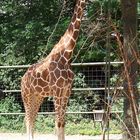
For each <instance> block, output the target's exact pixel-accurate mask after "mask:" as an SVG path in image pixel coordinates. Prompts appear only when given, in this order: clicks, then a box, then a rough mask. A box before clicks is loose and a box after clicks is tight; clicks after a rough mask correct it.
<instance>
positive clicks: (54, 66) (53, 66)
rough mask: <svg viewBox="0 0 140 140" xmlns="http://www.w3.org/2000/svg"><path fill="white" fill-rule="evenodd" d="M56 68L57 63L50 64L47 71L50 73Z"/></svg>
mask: <svg viewBox="0 0 140 140" xmlns="http://www.w3.org/2000/svg"><path fill="white" fill-rule="evenodd" d="M56 67H57V63H55V62H51V63H50V65H49V70H50V71H54V69H55V68H56Z"/></svg>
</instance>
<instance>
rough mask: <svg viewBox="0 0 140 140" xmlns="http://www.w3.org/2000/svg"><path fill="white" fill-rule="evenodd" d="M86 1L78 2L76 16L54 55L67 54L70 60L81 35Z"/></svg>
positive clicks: (66, 56)
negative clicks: (80, 30)
mask: <svg viewBox="0 0 140 140" xmlns="http://www.w3.org/2000/svg"><path fill="white" fill-rule="evenodd" d="M85 1H86V0H77V3H76V6H75V8H74V14H73V16H72V19H71V22H70V24H69V26H68V29H67V30H66V32H65V34H64V35H63V36H62V37H61V39H60V41H59V42H58V44H56V45H55V47H54V48H53V50H52V52H53V53H59V52H65V53H66V54H67V55H65V59H67V60H70V58H71V55H72V53H73V50H74V48H75V45H76V40H77V38H78V35H79V29H80V24H81V19H82V17H83V10H84V7H85Z"/></svg>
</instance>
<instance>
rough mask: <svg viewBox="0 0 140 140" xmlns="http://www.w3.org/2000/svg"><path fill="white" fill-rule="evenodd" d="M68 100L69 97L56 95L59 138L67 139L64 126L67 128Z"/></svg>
mask: <svg viewBox="0 0 140 140" xmlns="http://www.w3.org/2000/svg"><path fill="white" fill-rule="evenodd" d="M67 102H68V97H58V98H57V97H56V98H55V112H56V116H55V117H56V118H55V126H56V133H57V136H58V140H65V134H64V128H65V112H66V106H67Z"/></svg>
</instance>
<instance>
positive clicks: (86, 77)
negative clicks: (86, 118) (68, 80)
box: [0, 62, 123, 115]
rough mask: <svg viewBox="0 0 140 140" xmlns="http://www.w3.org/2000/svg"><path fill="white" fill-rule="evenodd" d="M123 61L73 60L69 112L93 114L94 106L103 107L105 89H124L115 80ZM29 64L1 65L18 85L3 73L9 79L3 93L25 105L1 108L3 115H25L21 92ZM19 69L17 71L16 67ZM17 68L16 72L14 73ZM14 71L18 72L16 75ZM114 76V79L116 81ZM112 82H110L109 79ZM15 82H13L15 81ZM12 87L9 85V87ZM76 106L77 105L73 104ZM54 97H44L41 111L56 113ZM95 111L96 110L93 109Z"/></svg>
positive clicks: (115, 111) (120, 90) (113, 90)
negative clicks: (9, 109)
mask: <svg viewBox="0 0 140 140" xmlns="http://www.w3.org/2000/svg"><path fill="white" fill-rule="evenodd" d="M122 64H123V62H110V63H106V62H95V63H73V64H72V69H73V70H74V72H75V80H74V83H73V89H72V95H71V97H70V100H69V104H68V112H67V113H68V114H93V110H94V109H97V110H99V109H103V107H104V104H105V101H106V99H107V98H109V97H107V96H106V94H107V93H106V92H110V93H109V94H110V95H111V96H112V94H114V92H115V93H116V90H117V91H119V92H120V94H121V93H122V89H123V87H122V86H120V85H118V86H116V83H113V82H114V81H115V80H116V79H117V77H119V76H120V75H121V66H122ZM107 65H110V75H109V77H107V72H108V70H107V67H106V66H107ZM29 66H30V65H19V66H0V72H1V73H2V72H5V73H6V72H7V71H8V73H6V74H7V75H9V77H12V79H14V78H16V79H18V80H16V82H17V83H15V81H14V80H13V81H14V84H15V85H18V86H17V87H18V89H17V88H15V86H13V87H14V88H12V83H8V82H11V81H9V80H8V79H7V81H8V82H7V81H6V82H5V81H3V80H4V79H3V77H4V76H3V75H0V80H1V83H6V86H5V85H3V87H6V88H2V89H0V90H1V94H3V97H2V96H1V98H5V97H6V96H14V97H15V102H17V103H19V104H20V106H21V107H22V111H21V112H20V113H19V112H0V115H24V108H23V104H22V99H21V95H20V78H21V77H22V74H23V73H24V72H25V71H26V70H27V68H28V67H29ZM17 70H18V71H17ZM15 71H16V73H15ZM14 74H15V75H14ZM113 80H114V81H113ZM109 82H110V84H109V86H108V83H109ZM14 84H13V85H14ZM7 87H10V89H7ZM73 106H74V108H72V107H73ZM53 109H54V106H53V101H52V98H47V100H44V102H43V104H42V106H41V108H40V111H39V114H55V113H54V110H53ZM117 112H118V113H120V112H121V110H119V111H118V110H114V109H113V111H112V113H117ZM94 113H95V112H94Z"/></svg>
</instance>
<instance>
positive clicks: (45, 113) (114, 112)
mask: <svg viewBox="0 0 140 140" xmlns="http://www.w3.org/2000/svg"><path fill="white" fill-rule="evenodd" d="M95 113H96V114H100V112H99V111H98V110H97V112H96V111H94V112H66V114H95ZM104 113H105V112H104ZM111 113H112V114H116V113H123V111H112V112H111ZM0 115H25V113H0ZM38 115H55V112H39V113H38Z"/></svg>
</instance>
